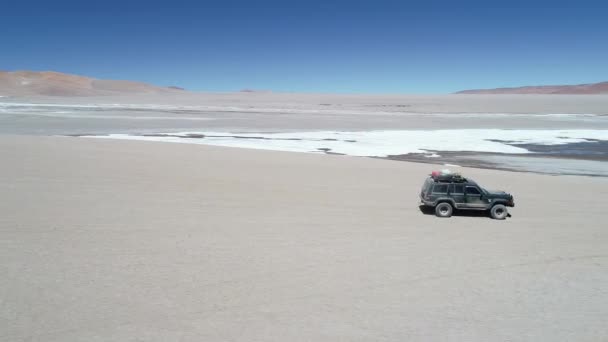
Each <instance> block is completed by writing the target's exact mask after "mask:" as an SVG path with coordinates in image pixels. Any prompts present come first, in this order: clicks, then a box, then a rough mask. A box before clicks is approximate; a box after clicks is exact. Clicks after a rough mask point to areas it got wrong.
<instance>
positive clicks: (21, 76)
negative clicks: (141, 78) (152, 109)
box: [0, 71, 179, 96]
mask: <svg viewBox="0 0 608 342" xmlns="http://www.w3.org/2000/svg"><path fill="white" fill-rule="evenodd" d="M176 91H179V90H176V89H172V88H169V87H158V86H154V85H151V84H147V83H142V82H133V81H116V80H98V79H94V78H90V77H84V76H77V75H70V74H63V73H59V72H53V71H40V72H39V71H12V72H10V71H0V96H27V95H45V96H104V95H121V94H146V93H147V94H156V93H171V92H176Z"/></svg>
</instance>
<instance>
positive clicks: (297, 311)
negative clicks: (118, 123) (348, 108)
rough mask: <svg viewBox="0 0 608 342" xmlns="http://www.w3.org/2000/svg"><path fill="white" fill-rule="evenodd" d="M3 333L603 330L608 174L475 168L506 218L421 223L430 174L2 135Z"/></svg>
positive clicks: (257, 154) (355, 335) (557, 334)
mask: <svg viewBox="0 0 608 342" xmlns="http://www.w3.org/2000/svg"><path fill="white" fill-rule="evenodd" d="M0 160H1V161H2V167H1V168H0V270H1V272H2V274H3V276H2V277H0V302H1V303H2V304H1V311H0V340H2V341H91V340H100V341H134V340H146V341H178V340H179V341H226V340H231V341H336V340H342V341H454V340H457V341H601V340H602V339H604V338H605V337H606V336H608V328H607V327H606V324H605V323H606V320H607V318H608V311H607V309H606V308H608V292H607V291H606V288H608V259H607V257H608V255H607V253H606V245H607V244H608V231H607V230H606V229H605V224H604V222H603V220H602V218H603V217H604V216H605V214H606V213H605V203H608V179H605V178H589V177H571V176H559V177H554V176H542V175H534V174H525V173H512V172H501V171H492V170H478V169H462V170H461V171H462V172H463V173H464V174H465V175H467V176H470V177H472V178H474V179H475V180H477V181H478V182H479V183H481V184H482V185H484V186H486V187H488V188H491V189H504V190H508V191H510V192H512V193H513V194H514V195H515V201H516V207H515V208H514V209H513V210H512V215H513V216H512V217H511V218H509V219H507V220H506V221H495V220H491V219H489V218H486V217H483V216H455V217H453V218H451V219H438V218H436V217H434V216H429V215H424V214H422V213H421V212H420V211H419V210H418V208H417V206H416V204H417V194H418V191H419V190H420V185H421V183H422V178H423V177H424V175H426V174H428V172H429V171H430V170H431V169H432V167H430V166H429V165H422V164H414V163H405V162H394V161H387V160H376V159H368V158H357V157H345V156H326V155H313V154H296V153H287V152H273V151H259V150H245V149H232V148H224V147H210V146H200V145H188V144H166V143H160V142H141V141H113V140H101V139H83V138H68V137H32V136H7V135H4V136H0Z"/></svg>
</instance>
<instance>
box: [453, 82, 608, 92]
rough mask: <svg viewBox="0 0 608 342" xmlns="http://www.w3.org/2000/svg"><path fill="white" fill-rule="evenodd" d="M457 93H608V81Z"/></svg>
mask: <svg viewBox="0 0 608 342" xmlns="http://www.w3.org/2000/svg"><path fill="white" fill-rule="evenodd" d="M456 94H608V82H600V83H589V84H576V85H546V86H528V87H517V88H495V89H471V90H463V91H459V92H457V93H456Z"/></svg>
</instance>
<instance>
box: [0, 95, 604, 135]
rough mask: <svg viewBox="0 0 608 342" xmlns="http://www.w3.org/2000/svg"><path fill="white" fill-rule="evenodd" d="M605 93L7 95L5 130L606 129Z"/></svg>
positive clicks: (2, 114) (1, 117)
mask: <svg viewBox="0 0 608 342" xmlns="http://www.w3.org/2000/svg"><path fill="white" fill-rule="evenodd" d="M607 108H608V96H606V95H428V96H412V95H331V94H289V93H283V94H281V93H279V94H274V93H215V94H214V93H186V94H184V95H171V96H149V95H148V96H146V95H137V96H134V95H131V96H128V97H127V96H124V97H113V96H105V97H70V98H66V97H26V98H12V97H9V98H2V101H0V133H5V134H6V133H9V134H11V133H12V134H14V133H20V134H41V135H49V134H75V133H78V134H108V133H144V132H159V131H166V132H184V131H205V130H207V131H209V130H212V131H235V130H238V131H243V132H260V131H266V132H290V131H311V130H312V131H328V130H346V131H362V130H410V129H437V128H438V127H440V128H441V129H475V128H478V129H482V128H490V129H496V128H502V129H605V130H606V129H608V109H607Z"/></svg>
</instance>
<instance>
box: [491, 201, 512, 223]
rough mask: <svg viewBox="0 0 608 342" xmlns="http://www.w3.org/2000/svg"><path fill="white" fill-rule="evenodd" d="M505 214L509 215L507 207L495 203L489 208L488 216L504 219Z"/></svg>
mask: <svg viewBox="0 0 608 342" xmlns="http://www.w3.org/2000/svg"><path fill="white" fill-rule="evenodd" d="M507 215H509V212H508V211H507V207H505V206H504V205H502V204H496V205H495V206H493V207H492V209H490V216H492V218H493V219H495V220H504V219H506V218H507Z"/></svg>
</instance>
